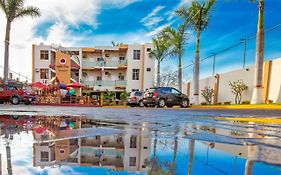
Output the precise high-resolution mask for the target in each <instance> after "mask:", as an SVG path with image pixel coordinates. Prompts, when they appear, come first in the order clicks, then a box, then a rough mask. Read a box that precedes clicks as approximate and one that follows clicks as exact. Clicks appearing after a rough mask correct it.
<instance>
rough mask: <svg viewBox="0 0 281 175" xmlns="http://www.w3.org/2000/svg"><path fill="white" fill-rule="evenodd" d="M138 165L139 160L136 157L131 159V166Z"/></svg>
mask: <svg viewBox="0 0 281 175" xmlns="http://www.w3.org/2000/svg"><path fill="white" fill-rule="evenodd" d="M136 164H137V158H136V157H130V162H129V166H136Z"/></svg>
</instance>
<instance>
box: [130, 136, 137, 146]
mask: <svg viewBox="0 0 281 175" xmlns="http://www.w3.org/2000/svg"><path fill="white" fill-rule="evenodd" d="M130 148H137V137H136V136H131V137H130Z"/></svg>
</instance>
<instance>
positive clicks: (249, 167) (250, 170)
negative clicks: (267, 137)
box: [244, 160, 254, 175]
mask: <svg viewBox="0 0 281 175" xmlns="http://www.w3.org/2000/svg"><path fill="white" fill-rule="evenodd" d="M253 166H254V161H253V160H247V161H246V165H245V174H244V175H252V174H253Z"/></svg>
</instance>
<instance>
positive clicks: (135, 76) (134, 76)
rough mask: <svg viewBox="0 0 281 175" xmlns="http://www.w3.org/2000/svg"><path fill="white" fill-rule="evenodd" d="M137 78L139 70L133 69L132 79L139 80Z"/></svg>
mask: <svg viewBox="0 0 281 175" xmlns="http://www.w3.org/2000/svg"><path fill="white" fill-rule="evenodd" d="M139 78H140V70H139V69H133V80H139Z"/></svg>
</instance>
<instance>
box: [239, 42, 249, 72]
mask: <svg viewBox="0 0 281 175" xmlns="http://www.w3.org/2000/svg"><path fill="white" fill-rule="evenodd" d="M240 40H241V41H242V42H244V59H243V69H244V68H245V66H246V52H247V42H248V39H247V38H243V39H240Z"/></svg>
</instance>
